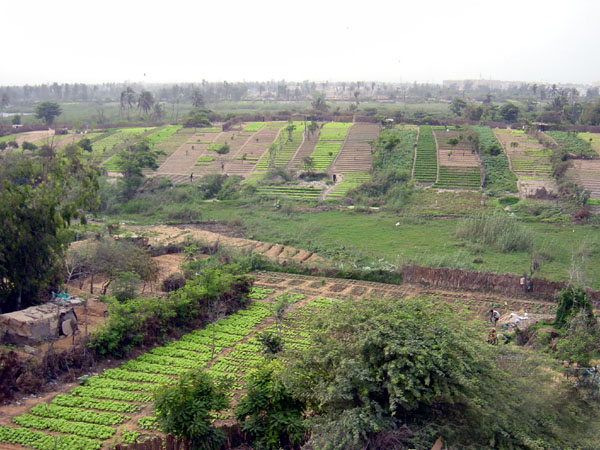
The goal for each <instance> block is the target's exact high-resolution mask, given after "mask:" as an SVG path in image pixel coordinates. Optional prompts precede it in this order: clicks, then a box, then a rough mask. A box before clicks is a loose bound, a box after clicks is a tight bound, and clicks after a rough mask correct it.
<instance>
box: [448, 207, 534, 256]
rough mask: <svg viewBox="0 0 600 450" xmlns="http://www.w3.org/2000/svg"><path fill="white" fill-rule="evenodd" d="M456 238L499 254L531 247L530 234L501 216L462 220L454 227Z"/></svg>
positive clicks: (512, 220) (516, 223)
mask: <svg viewBox="0 0 600 450" xmlns="http://www.w3.org/2000/svg"><path fill="white" fill-rule="evenodd" d="M456 236H457V237H459V238H463V239H470V240H472V241H475V242H479V243H482V244H486V245H490V246H493V247H495V248H496V249H497V250H499V251H501V252H514V251H521V250H523V251H524V250H529V249H531V248H532V246H533V236H532V234H531V232H530V231H529V230H528V229H527V228H526V227H525V226H524V225H522V224H520V223H519V222H517V221H516V220H515V219H513V218H510V217H508V216H505V215H502V214H476V215H473V216H471V217H469V218H466V219H463V220H461V221H460V222H459V223H458V225H457V227H456Z"/></svg>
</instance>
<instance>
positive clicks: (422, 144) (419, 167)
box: [413, 125, 437, 183]
mask: <svg viewBox="0 0 600 450" xmlns="http://www.w3.org/2000/svg"><path fill="white" fill-rule="evenodd" d="M413 176H414V178H415V180H417V181H420V182H422V183H433V182H435V179H436V177H437V149H436V147H435V140H434V138H433V133H432V131H431V127H430V126H429V125H423V126H421V128H419V141H418V143H417V157H416V160H415V167H414V170H413Z"/></svg>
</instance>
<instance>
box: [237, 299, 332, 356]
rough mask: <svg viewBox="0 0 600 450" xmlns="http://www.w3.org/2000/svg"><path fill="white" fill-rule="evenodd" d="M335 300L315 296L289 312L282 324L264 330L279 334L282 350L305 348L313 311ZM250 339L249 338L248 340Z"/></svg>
mask: <svg viewBox="0 0 600 450" xmlns="http://www.w3.org/2000/svg"><path fill="white" fill-rule="evenodd" d="M336 302H339V300H335V299H329V298H324V297H316V298H314V299H312V300H310V301H308V302H307V303H306V304H304V305H303V306H301V307H299V308H298V309H296V310H295V311H293V312H291V313H289V314H288V315H287V316H286V317H285V319H284V320H283V323H282V324H273V325H270V326H269V327H267V328H265V330H264V331H271V332H273V333H276V334H278V335H280V336H281V337H282V338H283V342H284V350H302V349H305V348H307V347H308V345H309V342H310V336H311V333H310V324H311V323H312V322H313V318H314V315H315V313H318V312H319V311H320V310H322V309H324V308H329V307H331V306H332V305H333V304H334V303H336ZM251 341H252V340H249V342H251Z"/></svg>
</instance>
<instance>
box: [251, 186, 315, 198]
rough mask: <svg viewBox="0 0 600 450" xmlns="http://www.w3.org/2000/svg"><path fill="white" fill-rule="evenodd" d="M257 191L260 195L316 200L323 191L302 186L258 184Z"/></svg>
mask: <svg viewBox="0 0 600 450" xmlns="http://www.w3.org/2000/svg"><path fill="white" fill-rule="evenodd" d="M257 192H258V193H259V194H262V195H268V196H275V197H287V198H294V199H299V200H318V199H319V197H320V196H321V194H322V193H323V189H319V188H313V187H303V186H259V187H258V188H257Z"/></svg>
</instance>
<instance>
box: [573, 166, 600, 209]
mask: <svg viewBox="0 0 600 450" xmlns="http://www.w3.org/2000/svg"><path fill="white" fill-rule="evenodd" d="M572 164H573V165H572V167H570V168H569V169H568V170H567V177H568V178H569V179H570V180H572V181H573V182H575V183H577V184H578V185H580V186H582V187H583V188H585V189H587V190H589V191H590V192H591V196H590V198H591V199H594V200H597V199H600V160H597V159H596V160H590V159H577V160H573V162H572Z"/></svg>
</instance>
